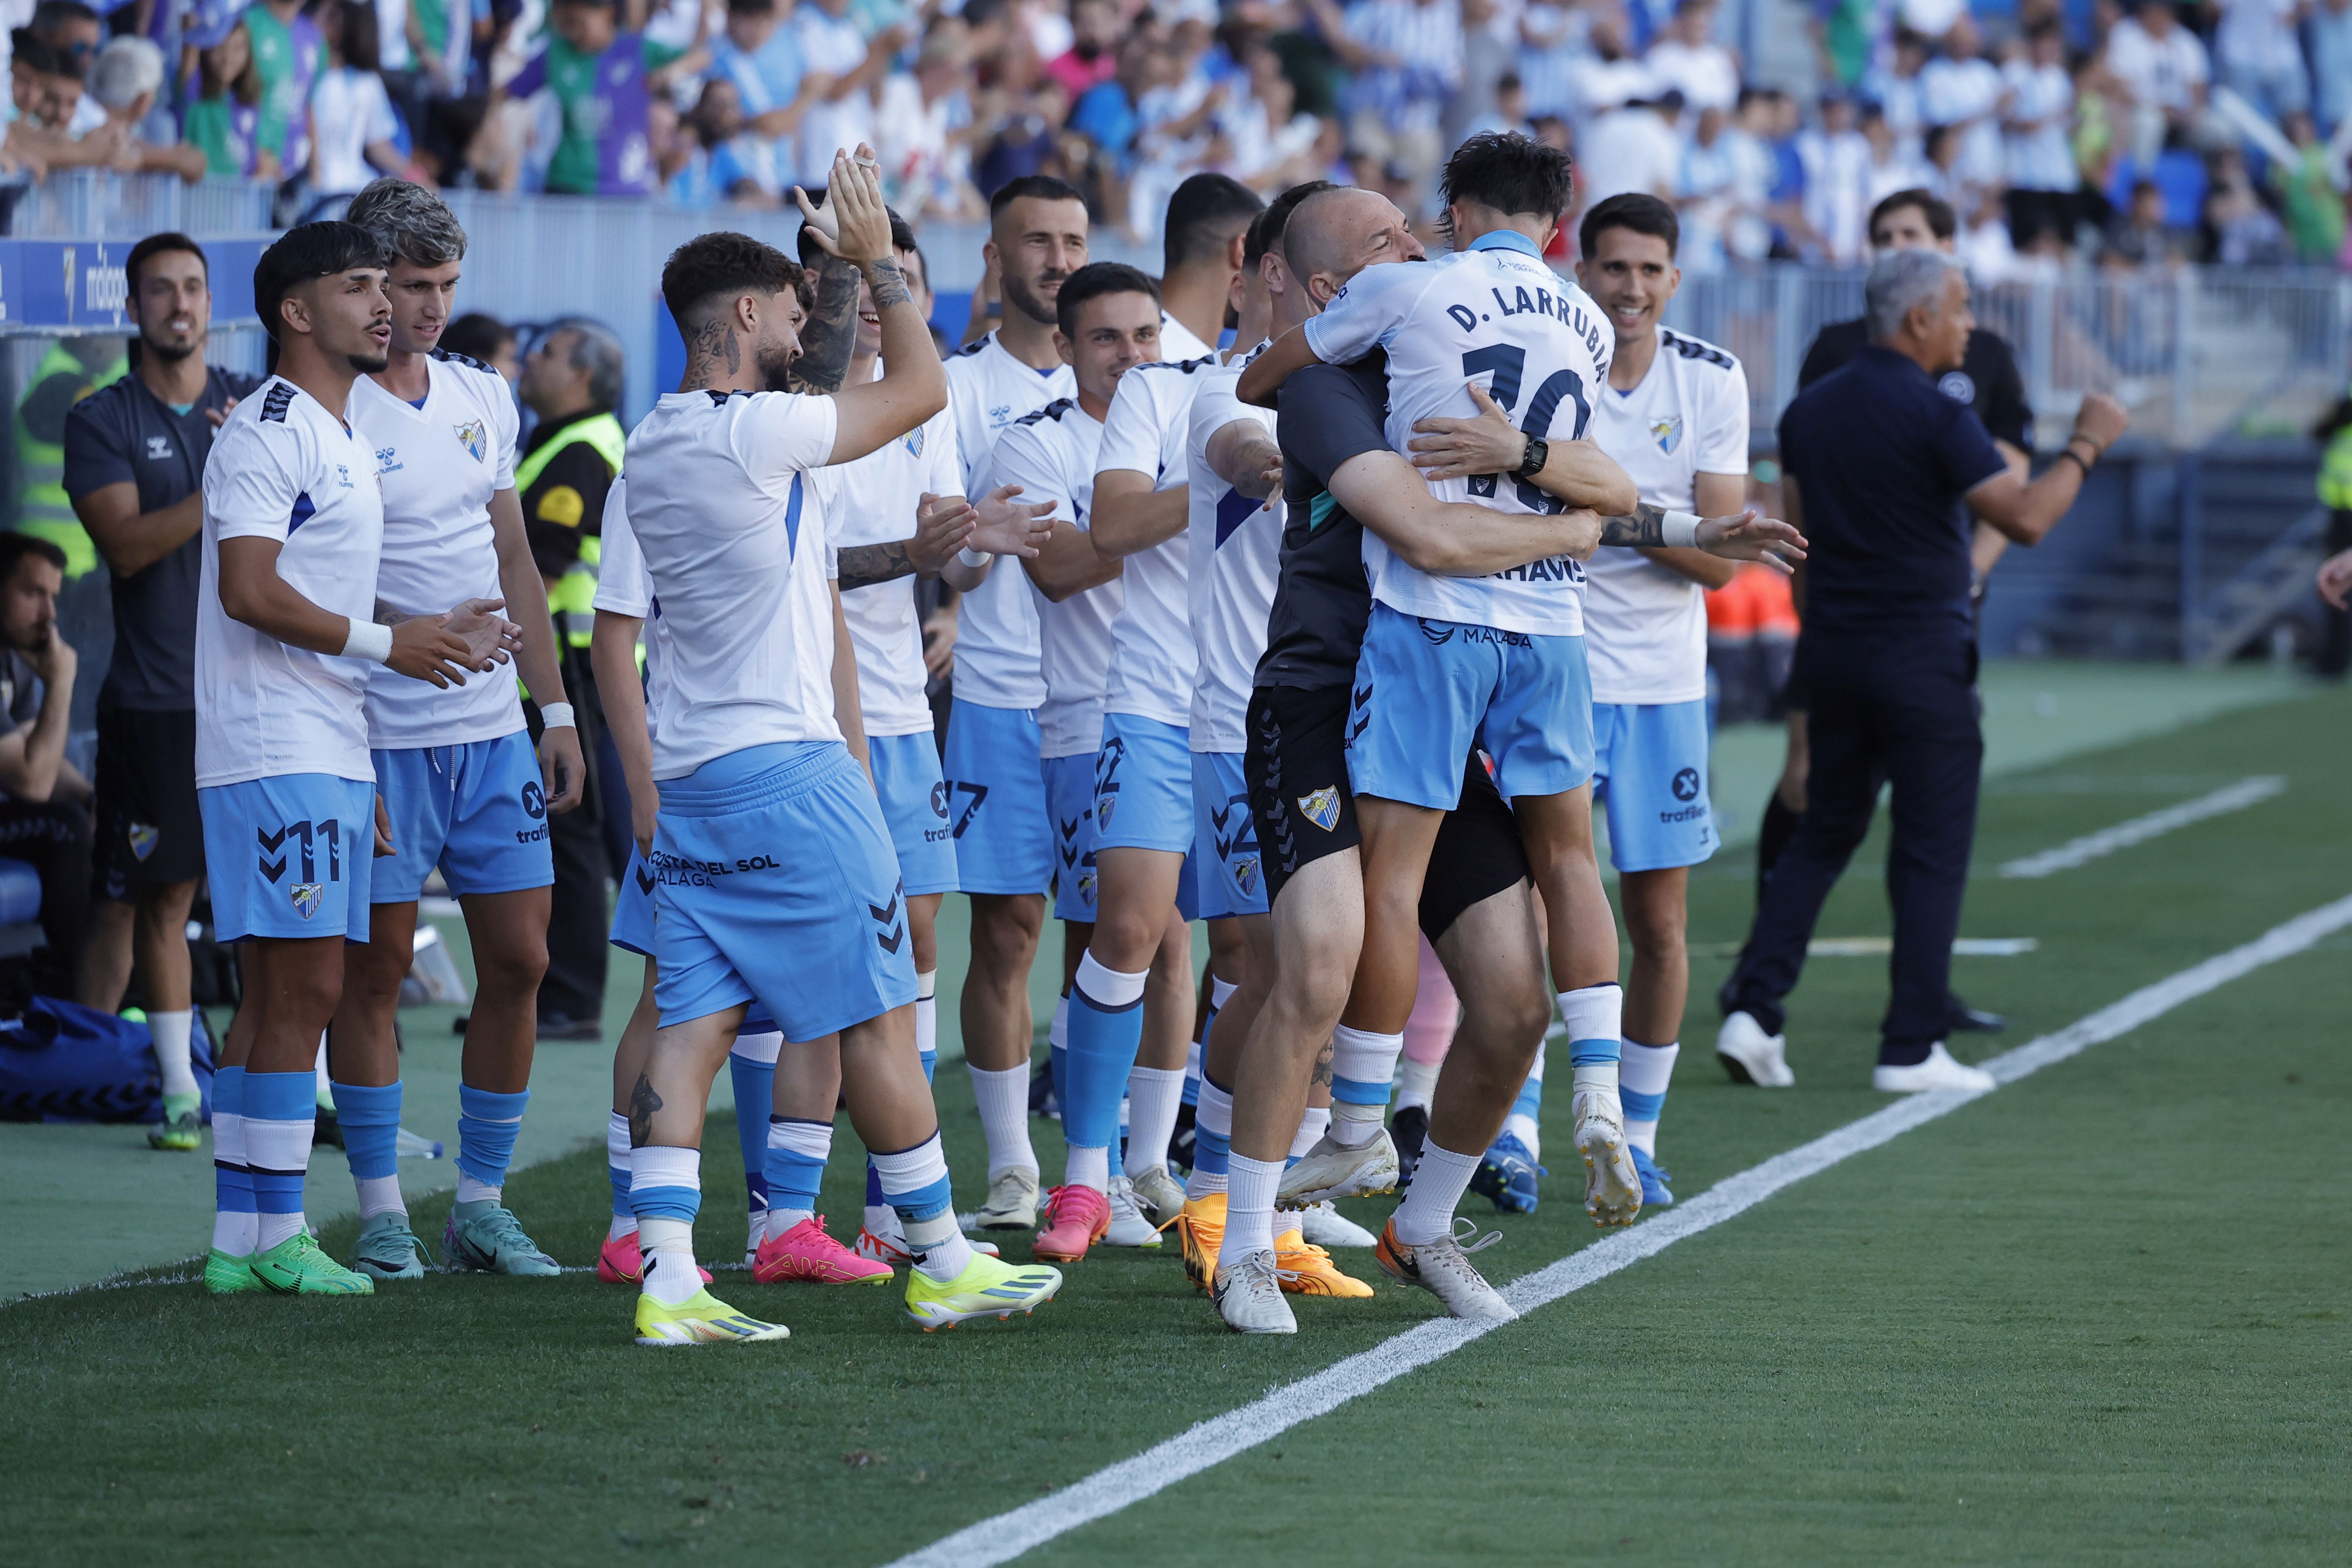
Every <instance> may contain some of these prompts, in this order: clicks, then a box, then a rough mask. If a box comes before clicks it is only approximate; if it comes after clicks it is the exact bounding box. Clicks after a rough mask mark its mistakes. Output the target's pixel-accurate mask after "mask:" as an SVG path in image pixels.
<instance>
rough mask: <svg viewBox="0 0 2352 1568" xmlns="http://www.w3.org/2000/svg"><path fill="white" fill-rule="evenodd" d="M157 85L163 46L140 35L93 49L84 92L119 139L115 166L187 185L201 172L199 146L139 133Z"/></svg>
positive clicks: (160, 79) (160, 80)
mask: <svg viewBox="0 0 2352 1568" xmlns="http://www.w3.org/2000/svg"><path fill="white" fill-rule="evenodd" d="M162 89H163V50H161V49H159V48H157V47H155V46H154V45H153V44H152V43H150V42H149V41H148V40H147V39H145V38H141V37H121V38H116V39H115V40H113V41H112V42H111V43H110V44H108V45H107V46H106V47H105V48H103V49H101V50H100V51H99V56H98V64H97V66H96V67H94V68H92V69H91V71H90V84H89V93H90V97H91V98H93V99H95V100H97V101H98V104H99V106H100V108H101V109H103V110H105V111H106V120H107V124H108V125H109V126H110V128H111V129H112V130H113V131H114V132H115V134H116V136H117V137H119V138H120V144H121V151H120V152H119V153H117V154H116V159H115V167H117V168H121V169H128V170H136V171H139V172H142V173H147V174H177V175H179V176H180V177H181V178H182V179H184V180H186V181H188V182H190V183H191V184H193V183H194V182H195V181H197V180H201V179H203V178H204V177H205V162H206V160H205V153H204V150H203V149H202V148H198V147H190V146H185V145H183V144H180V143H178V142H169V143H166V144H164V145H162V146H158V145H156V144H155V143H154V142H150V141H148V140H147V139H146V137H145V136H144V134H143V133H142V126H143V125H144V123H145V122H146V120H147V117H148V115H150V114H151V113H152V112H153V111H154V108H155V96H156V94H157V93H158V92H159V91H161V90H162Z"/></svg>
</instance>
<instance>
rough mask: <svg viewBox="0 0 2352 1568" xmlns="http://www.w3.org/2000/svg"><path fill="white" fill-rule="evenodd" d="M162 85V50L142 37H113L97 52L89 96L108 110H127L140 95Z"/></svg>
mask: <svg viewBox="0 0 2352 1568" xmlns="http://www.w3.org/2000/svg"><path fill="white" fill-rule="evenodd" d="M162 88H163V50H161V49H159V48H157V47H155V46H154V45H153V44H152V43H151V42H149V41H148V40H147V39H145V38H142V37H125V38H116V39H114V40H113V41H111V42H110V43H109V44H108V45H107V46H106V47H104V48H102V49H100V50H99V51H98V64H97V65H95V66H94V67H92V68H91V69H90V73H89V95H90V96H91V97H92V98H95V99H96V100H98V101H99V102H100V103H102V104H104V105H105V106H106V107H107V108H109V109H128V108H130V107H131V105H132V104H134V103H136V102H138V101H139V95H140V94H141V93H145V92H156V91H160V90H161V89H162Z"/></svg>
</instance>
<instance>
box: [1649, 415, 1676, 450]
mask: <svg viewBox="0 0 2352 1568" xmlns="http://www.w3.org/2000/svg"><path fill="white" fill-rule="evenodd" d="M1650 439H1651V440H1653V441H1655V442H1656V443H1657V444H1658V450H1659V451H1661V452H1665V453H1668V454H1671V453H1672V452H1673V451H1674V449H1675V447H1679V446H1681V445H1682V444H1683V416H1681V415H1679V414H1669V415H1667V416H1665V417H1664V419H1653V420H1651V421H1650Z"/></svg>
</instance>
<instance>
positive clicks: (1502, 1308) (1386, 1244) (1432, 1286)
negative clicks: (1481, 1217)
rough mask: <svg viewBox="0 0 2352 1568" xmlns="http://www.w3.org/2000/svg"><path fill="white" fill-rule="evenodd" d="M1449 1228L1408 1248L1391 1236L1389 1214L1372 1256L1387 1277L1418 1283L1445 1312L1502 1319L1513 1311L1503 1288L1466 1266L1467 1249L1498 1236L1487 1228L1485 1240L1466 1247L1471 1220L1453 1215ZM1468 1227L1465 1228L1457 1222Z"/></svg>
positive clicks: (1481, 1247) (1473, 1227)
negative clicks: (1444, 1234) (1448, 1232)
mask: <svg viewBox="0 0 2352 1568" xmlns="http://www.w3.org/2000/svg"><path fill="white" fill-rule="evenodd" d="M1463 1226H1469V1227H1470V1228H1469V1229H1467V1230H1464V1229H1463V1228H1462V1227H1463ZM1477 1234H1478V1226H1477V1224H1476V1222H1475V1221H1473V1220H1468V1219H1456V1220H1455V1221H1454V1234H1453V1235H1452V1236H1447V1237H1439V1238H1438V1239H1437V1240H1435V1241H1424V1242H1421V1243H1418V1244H1416V1245H1414V1246H1412V1247H1407V1246H1406V1245H1405V1244H1404V1243H1403V1242H1401V1241H1399V1240H1398V1239H1397V1238H1396V1221H1395V1220H1394V1219H1391V1220H1390V1221H1389V1223H1388V1224H1387V1225H1386V1226H1384V1227H1382V1229H1381V1239H1380V1247H1379V1250H1378V1251H1377V1252H1375V1253H1374V1254H1373V1257H1374V1258H1377V1259H1379V1261H1380V1266H1381V1270H1382V1271H1383V1272H1384V1273H1386V1274H1387V1275H1388V1277H1389V1278H1390V1279H1397V1280H1402V1282H1403V1283H1405V1284H1407V1285H1418V1286H1420V1287H1421V1288H1422V1289H1424V1290H1426V1291H1428V1292H1429V1293H1430V1294H1431V1295H1433V1296H1434V1297H1436V1298H1437V1299H1438V1300H1440V1301H1442V1302H1444V1304H1445V1310H1446V1312H1447V1314H1448V1315H1450V1316H1452V1317H1456V1318H1471V1319H1475V1320H1476V1321H1480V1322H1488V1323H1507V1322H1509V1321H1511V1320H1512V1319H1513V1318H1516V1317H1517V1316H1518V1313H1517V1312H1516V1311H1514V1310H1511V1304H1510V1303H1509V1302H1508V1301H1506V1300H1503V1293H1502V1292H1501V1291H1499V1290H1497V1289H1495V1288H1494V1287H1493V1286H1492V1285H1489V1284H1487V1283H1486V1276H1485V1275H1483V1274H1481V1273H1479V1272H1478V1270H1477V1269H1476V1268H1473V1267H1471V1263H1470V1254H1472V1253H1474V1252H1482V1251H1484V1250H1486V1248H1487V1247H1492V1246H1494V1245H1495V1243H1496V1242H1498V1241H1500V1240H1502V1239H1503V1233H1502V1232H1501V1231H1499V1230H1496V1231H1489V1232H1487V1233H1486V1237H1485V1238H1484V1239H1482V1240H1479V1241H1475V1242H1473V1243H1471V1244H1470V1245H1469V1246H1468V1247H1465V1246H1463V1245H1462V1238H1463V1237H1465V1236H1476V1235H1477Z"/></svg>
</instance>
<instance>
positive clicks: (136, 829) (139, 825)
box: [123, 822, 163, 860]
mask: <svg viewBox="0 0 2352 1568" xmlns="http://www.w3.org/2000/svg"><path fill="white" fill-rule="evenodd" d="M123 837H126V838H128V839H130V841H131V858H132V859H134V860H144V859H146V858H147V857H148V856H150V855H152V854H153V853H155V841H156V840H157V839H159V838H161V837H163V832H162V830H161V829H159V828H153V827H150V826H147V825H146V824H145V823H143V822H134V823H132V824H131V826H130V827H129V828H128V829H127V830H126V831H125V833H124V835H123Z"/></svg>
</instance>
